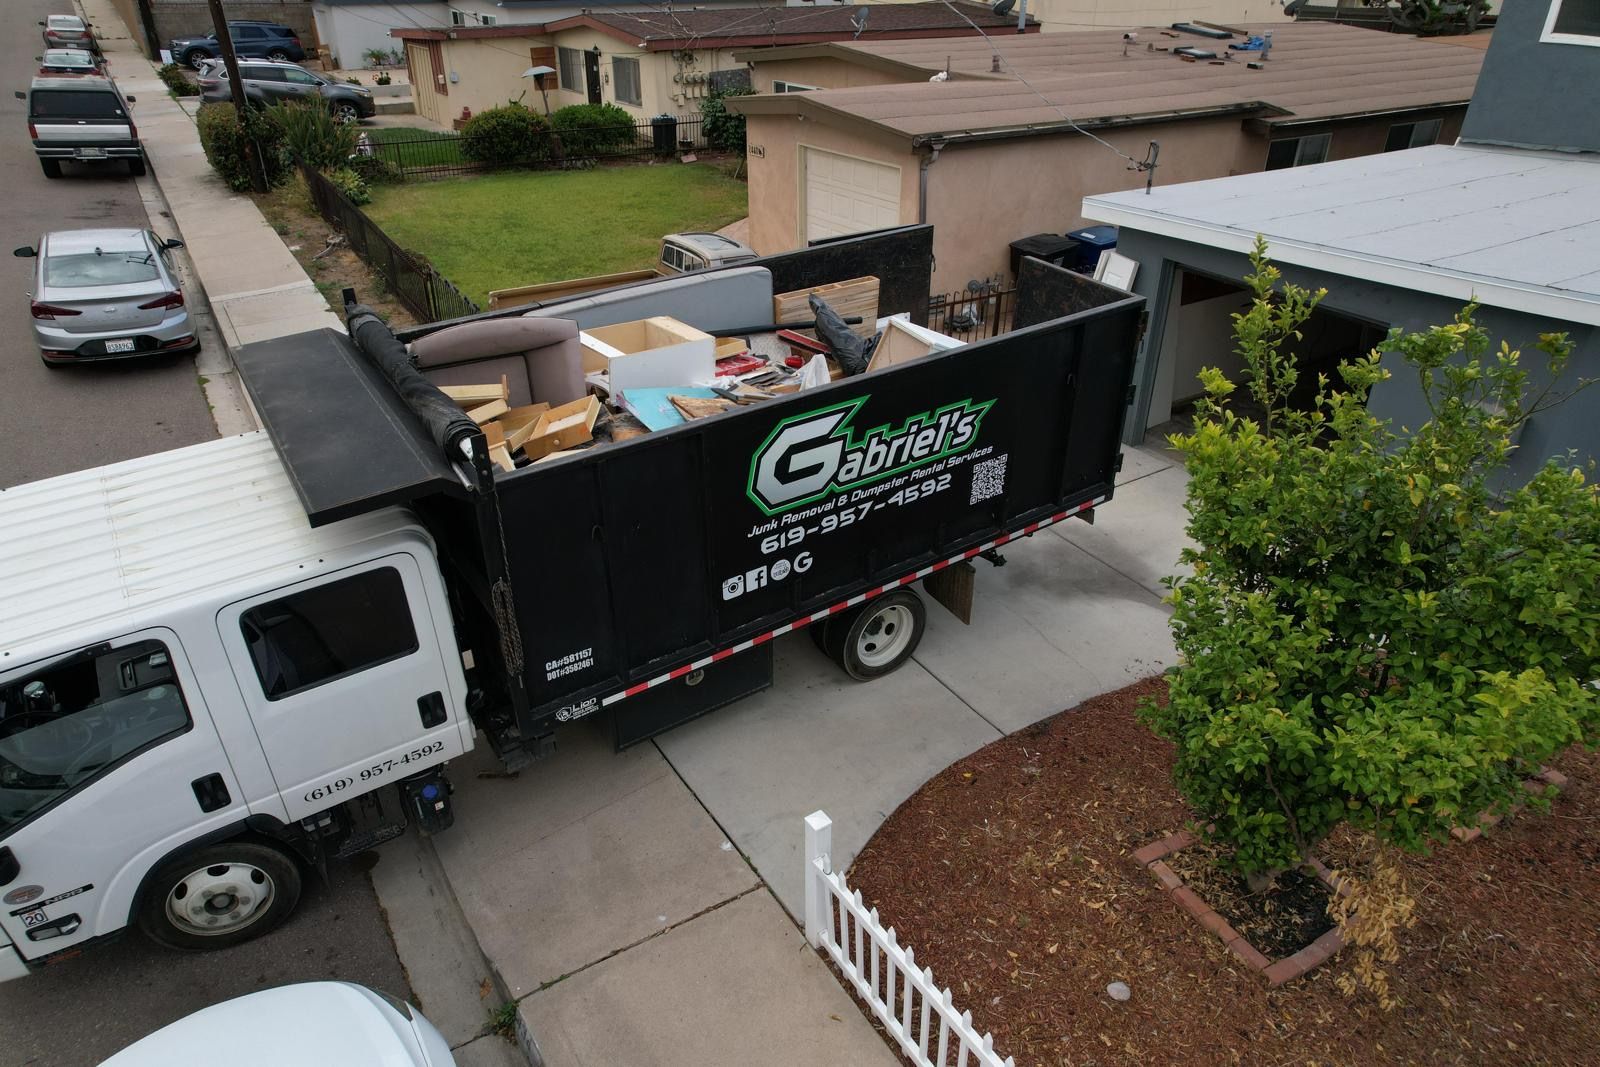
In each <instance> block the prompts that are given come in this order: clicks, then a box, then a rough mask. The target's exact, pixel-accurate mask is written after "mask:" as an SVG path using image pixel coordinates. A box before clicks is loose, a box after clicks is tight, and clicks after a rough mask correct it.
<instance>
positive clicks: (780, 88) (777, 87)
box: [772, 78, 816, 93]
mask: <svg viewBox="0 0 1600 1067" xmlns="http://www.w3.org/2000/svg"><path fill="white" fill-rule="evenodd" d="M815 89H816V86H815V85H801V84H800V83H799V82H784V81H778V80H777V79H776V78H774V79H773V81H772V91H773V92H775V93H809V92H811V91H813V90H815Z"/></svg>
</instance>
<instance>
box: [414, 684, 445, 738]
mask: <svg viewBox="0 0 1600 1067" xmlns="http://www.w3.org/2000/svg"><path fill="white" fill-rule="evenodd" d="M417 711H418V712H419V713H420V714H421V715H422V728H423V729H425V730H431V729H433V728H434V727H435V726H443V725H444V721H445V720H446V719H448V718H449V717H450V716H449V715H448V714H446V713H445V710H444V694H443V693H437V692H436V693H429V694H428V695H427V696H421V697H418V698H417Z"/></svg>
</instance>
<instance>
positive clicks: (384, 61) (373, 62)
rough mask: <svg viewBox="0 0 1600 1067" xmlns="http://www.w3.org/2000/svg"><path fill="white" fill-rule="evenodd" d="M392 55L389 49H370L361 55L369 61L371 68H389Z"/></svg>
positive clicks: (368, 64)
mask: <svg viewBox="0 0 1600 1067" xmlns="http://www.w3.org/2000/svg"><path fill="white" fill-rule="evenodd" d="M391 54H392V53H391V52H390V51H389V50H388V49H387V48H369V49H367V50H366V51H365V52H362V53H361V57H362V58H363V59H365V60H366V61H367V66H369V67H387V66H388V65H389V56H390V55H391Z"/></svg>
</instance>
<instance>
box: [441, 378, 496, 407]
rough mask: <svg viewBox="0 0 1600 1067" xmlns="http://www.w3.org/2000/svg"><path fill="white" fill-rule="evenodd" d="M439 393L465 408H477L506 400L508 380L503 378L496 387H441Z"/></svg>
mask: <svg viewBox="0 0 1600 1067" xmlns="http://www.w3.org/2000/svg"><path fill="white" fill-rule="evenodd" d="M439 392H441V393H443V394H444V395H445V396H447V397H449V398H450V399H451V400H454V401H455V402H456V403H457V404H460V405H461V406H462V407H463V408H470V407H476V406H477V405H479V404H487V403H489V402H490V401H491V400H504V399H505V398H506V380H505V379H504V378H501V379H500V381H499V383H498V384H496V385H441V386H439Z"/></svg>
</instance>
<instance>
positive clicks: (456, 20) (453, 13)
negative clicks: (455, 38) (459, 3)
mask: <svg viewBox="0 0 1600 1067" xmlns="http://www.w3.org/2000/svg"><path fill="white" fill-rule="evenodd" d="M466 24H467V13H466V12H465V11H457V10H456V9H455V8H451V9H450V25H452V26H465V25H466Z"/></svg>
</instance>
